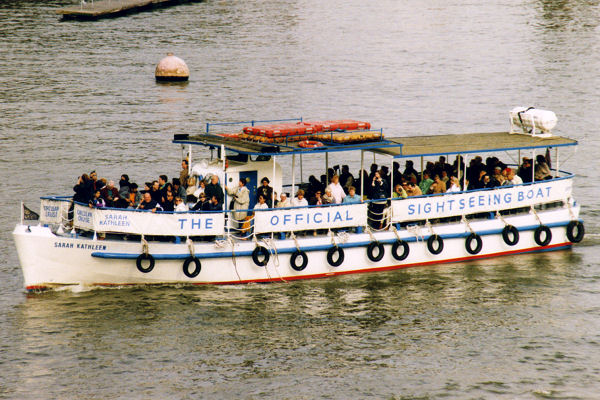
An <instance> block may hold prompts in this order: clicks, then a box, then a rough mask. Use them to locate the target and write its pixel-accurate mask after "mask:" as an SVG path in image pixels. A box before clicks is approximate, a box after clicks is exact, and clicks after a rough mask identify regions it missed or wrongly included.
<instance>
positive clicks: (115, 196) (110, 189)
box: [100, 181, 121, 207]
mask: <svg viewBox="0 0 600 400" xmlns="http://www.w3.org/2000/svg"><path fill="white" fill-rule="evenodd" d="M100 193H102V198H103V199H104V201H105V202H106V206H107V207H118V206H119V200H120V198H121V197H120V196H119V190H118V189H117V188H116V187H115V182H114V181H108V185H106V186H105V187H103V188H102V190H101V191H100Z"/></svg>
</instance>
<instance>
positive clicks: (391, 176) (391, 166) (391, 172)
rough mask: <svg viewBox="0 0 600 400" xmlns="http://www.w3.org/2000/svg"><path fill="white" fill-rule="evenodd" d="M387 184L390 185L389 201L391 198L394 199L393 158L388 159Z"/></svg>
mask: <svg viewBox="0 0 600 400" xmlns="http://www.w3.org/2000/svg"><path fill="white" fill-rule="evenodd" d="M388 180H389V184H390V199H391V198H392V197H394V186H395V182H394V157H391V158H390V177H389V179H388Z"/></svg>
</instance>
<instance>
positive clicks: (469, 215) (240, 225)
mask: <svg viewBox="0 0 600 400" xmlns="http://www.w3.org/2000/svg"><path fill="white" fill-rule="evenodd" d="M510 120H511V129H510V131H508V132H506V131H505V132H491V133H470V134H458V135H434V136H416V137H389V136H388V135H387V134H386V135H385V136H384V134H383V131H382V130H372V129H371V126H370V124H368V123H365V122H361V121H353V120H341V121H320V122H308V121H304V120H301V119H300V120H294V121H290V120H285V121H258V122H255V121H251V122H249V123H231V124H230V123H227V124H207V125H206V132H205V133H202V134H198V135H188V134H177V135H175V136H174V139H173V143H175V144H176V145H178V146H181V147H182V149H184V152H185V153H187V155H186V156H185V157H186V158H187V159H188V160H189V173H190V174H191V175H196V176H199V177H203V178H206V177H207V176H211V175H216V176H218V178H219V182H220V184H221V185H223V187H225V186H226V185H229V186H231V185H235V184H236V183H237V182H238V180H239V179H245V181H246V182H248V188H249V189H250V192H251V193H254V192H253V191H255V190H256V187H257V185H258V184H259V179H261V178H262V177H263V176H264V177H268V179H269V181H270V185H271V187H272V188H273V190H274V191H275V192H277V193H282V191H283V192H285V191H288V192H291V193H292V194H293V193H296V192H297V190H298V189H299V188H301V187H304V186H305V182H304V181H305V176H303V173H302V172H301V173H300V176H296V175H297V174H296V170H297V169H298V168H297V167H298V166H300V170H301V171H302V166H303V163H304V164H306V161H307V160H308V161H309V162H310V163H311V164H312V165H314V164H315V161H316V160H318V161H322V160H324V161H325V163H324V164H325V165H324V167H325V171H326V170H327V168H328V167H329V165H328V163H329V155H330V154H332V153H339V152H343V155H344V159H346V160H354V163H355V164H357V163H358V162H360V171H363V169H364V167H365V166H366V165H365V155H371V154H375V155H377V156H378V157H379V158H380V159H381V158H382V157H383V158H384V159H387V160H388V161H389V164H388V165H389V166H390V170H392V168H391V166H392V165H393V162H394V161H396V162H400V163H402V162H403V161H405V160H413V161H416V163H415V165H418V163H419V162H420V164H421V171H422V170H423V166H424V162H425V161H427V160H430V159H433V158H435V157H438V156H440V155H444V156H451V155H455V156H459V157H458V158H457V159H458V162H459V164H458V167H457V175H459V176H460V180H461V183H462V185H463V188H464V189H466V188H467V182H466V176H467V166H468V162H467V160H468V158H469V157H471V158H472V157H475V156H488V155H504V156H506V157H510V158H512V160H513V161H515V160H516V162H515V164H516V165H515V166H513V168H517V167H518V164H519V160H521V157H522V156H525V157H529V158H530V159H532V160H535V159H536V155H537V154H552V158H553V164H554V168H551V176H550V177H548V178H547V179H545V180H541V181H539V180H538V181H535V180H533V176H532V182H529V183H524V184H514V185H503V186H498V187H494V188H485V189H477V190H461V191H459V192H452V193H441V194H430V195H421V196H414V197H407V198H393V196H392V191H393V185H391V186H392V187H391V188H390V193H389V196H387V197H388V198H386V199H380V198H379V199H376V200H369V199H367V198H366V197H365V196H361V200H360V201H359V202H357V203H354V204H344V203H343V204H328V205H319V206H302V207H285V208H269V209H252V205H253V203H254V198H253V195H251V196H250V197H251V199H252V202H251V204H250V206H249V210H248V211H247V213H248V215H251V216H249V217H246V218H245V219H244V220H243V221H238V220H236V219H235V215H236V214H235V212H238V211H240V210H235V211H234V210H228V209H225V210H223V211H189V212H149V211H141V210H135V209H117V208H91V207H89V206H88V204H80V203H75V204H73V201H72V197H70V196H45V197H42V198H41V207H40V215H39V221H31V220H29V219H28V218H27V217H24V216H23V215H22V217H21V223H19V224H17V226H16V227H15V230H14V232H13V236H14V239H15V242H16V248H17V251H18V255H19V260H20V263H21V266H22V270H23V276H24V283H25V287H26V289H27V290H42V289H50V288H57V287H62V286H68V285H82V286H120V285H141V284H192V285H195V284H242V283H251V282H281V281H291V280H296V279H308V278H321V277H329V276H334V275H342V274H350V273H359V272H375V271H385V270H392V269H398V268H406V267H414V266H422V265H430V264H439V263H448V262H459V261H468V260H474V259H479V258H486V257H496V256H502V255H509V254H518V253H528V252H539V251H551V250H560V249H568V248H570V247H571V246H572V244H573V243H576V242H579V241H581V240H582V238H583V235H584V227H583V222H582V221H581V220H580V219H579V211H580V207H579V205H578V204H577V202H576V201H575V200H574V198H573V195H572V187H573V179H574V175H573V174H572V173H569V172H566V171H562V170H560V168H559V161H560V151H563V150H566V149H568V148H569V147H571V146H576V145H577V141H575V140H572V139H569V138H566V137H561V136H556V135H554V134H552V133H551V129H552V128H553V127H554V125H555V124H556V119H555V117H554V114H553V113H551V112H545V111H543V110H536V109H525V108H518V109H515V110H513V111H512V112H511V118H510ZM236 124H237V126H238V127H240V128H241V129H237V130H236V132H235V133H223V132H218V129H227V130H228V132H231V130H232V127H235V126H236ZM215 130H217V132H216V131H215ZM198 149H199V151H197V150H198ZM209 154H210V157H208V155H209ZM461 161H462V163H461ZM283 165H285V171H286V173H287V174H288V175H290V174H291V181H289V180H288V181H286V182H284V173H283V171H284V169H283V168H282V166H283ZM532 174H533V168H532ZM361 175H362V173H361ZM369 183H370V182H365V180H364V179H361V183H360V189H358V188H357V190H358V191H359V193H361V194H363V193H365V190H366V189H367V188H366V187H365V186H366V185H368V184H369ZM225 193H227V192H226V191H225ZM225 196H226V197H225V201H224V204H225V208H227V206H228V205H229V202H230V200H231V198H229V197H227V194H225ZM272 200H275V199H272ZM373 203H377V204H378V205H380V207H378V208H375V207H372V205H373ZM375 209H377V210H379V211H380V212H376V211H375ZM69 215H72V216H73V217H72V219H71V220H69Z"/></svg>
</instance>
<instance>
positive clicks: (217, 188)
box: [204, 175, 225, 209]
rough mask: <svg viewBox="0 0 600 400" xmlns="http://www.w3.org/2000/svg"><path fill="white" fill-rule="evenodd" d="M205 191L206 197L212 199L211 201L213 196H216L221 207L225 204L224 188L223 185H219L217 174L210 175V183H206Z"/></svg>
mask: <svg viewBox="0 0 600 400" xmlns="http://www.w3.org/2000/svg"><path fill="white" fill-rule="evenodd" d="M204 193H206V198H207V199H210V202H212V198H213V196H216V198H217V200H218V203H219V204H221V207H222V206H223V200H224V199H225V194H224V193H223V188H221V185H219V177H218V176H217V175H213V176H211V177H210V183H209V184H208V185H206V189H204ZM221 209H222V208H221Z"/></svg>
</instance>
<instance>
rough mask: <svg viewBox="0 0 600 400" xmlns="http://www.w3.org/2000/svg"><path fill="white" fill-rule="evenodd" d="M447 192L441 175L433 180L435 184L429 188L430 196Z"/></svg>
mask: <svg viewBox="0 0 600 400" xmlns="http://www.w3.org/2000/svg"><path fill="white" fill-rule="evenodd" d="M445 192H446V184H445V183H444V181H442V180H441V179H440V176H439V175H436V176H435V177H434V178H433V183H432V184H431V186H429V193H430V194H440V193H445Z"/></svg>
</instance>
